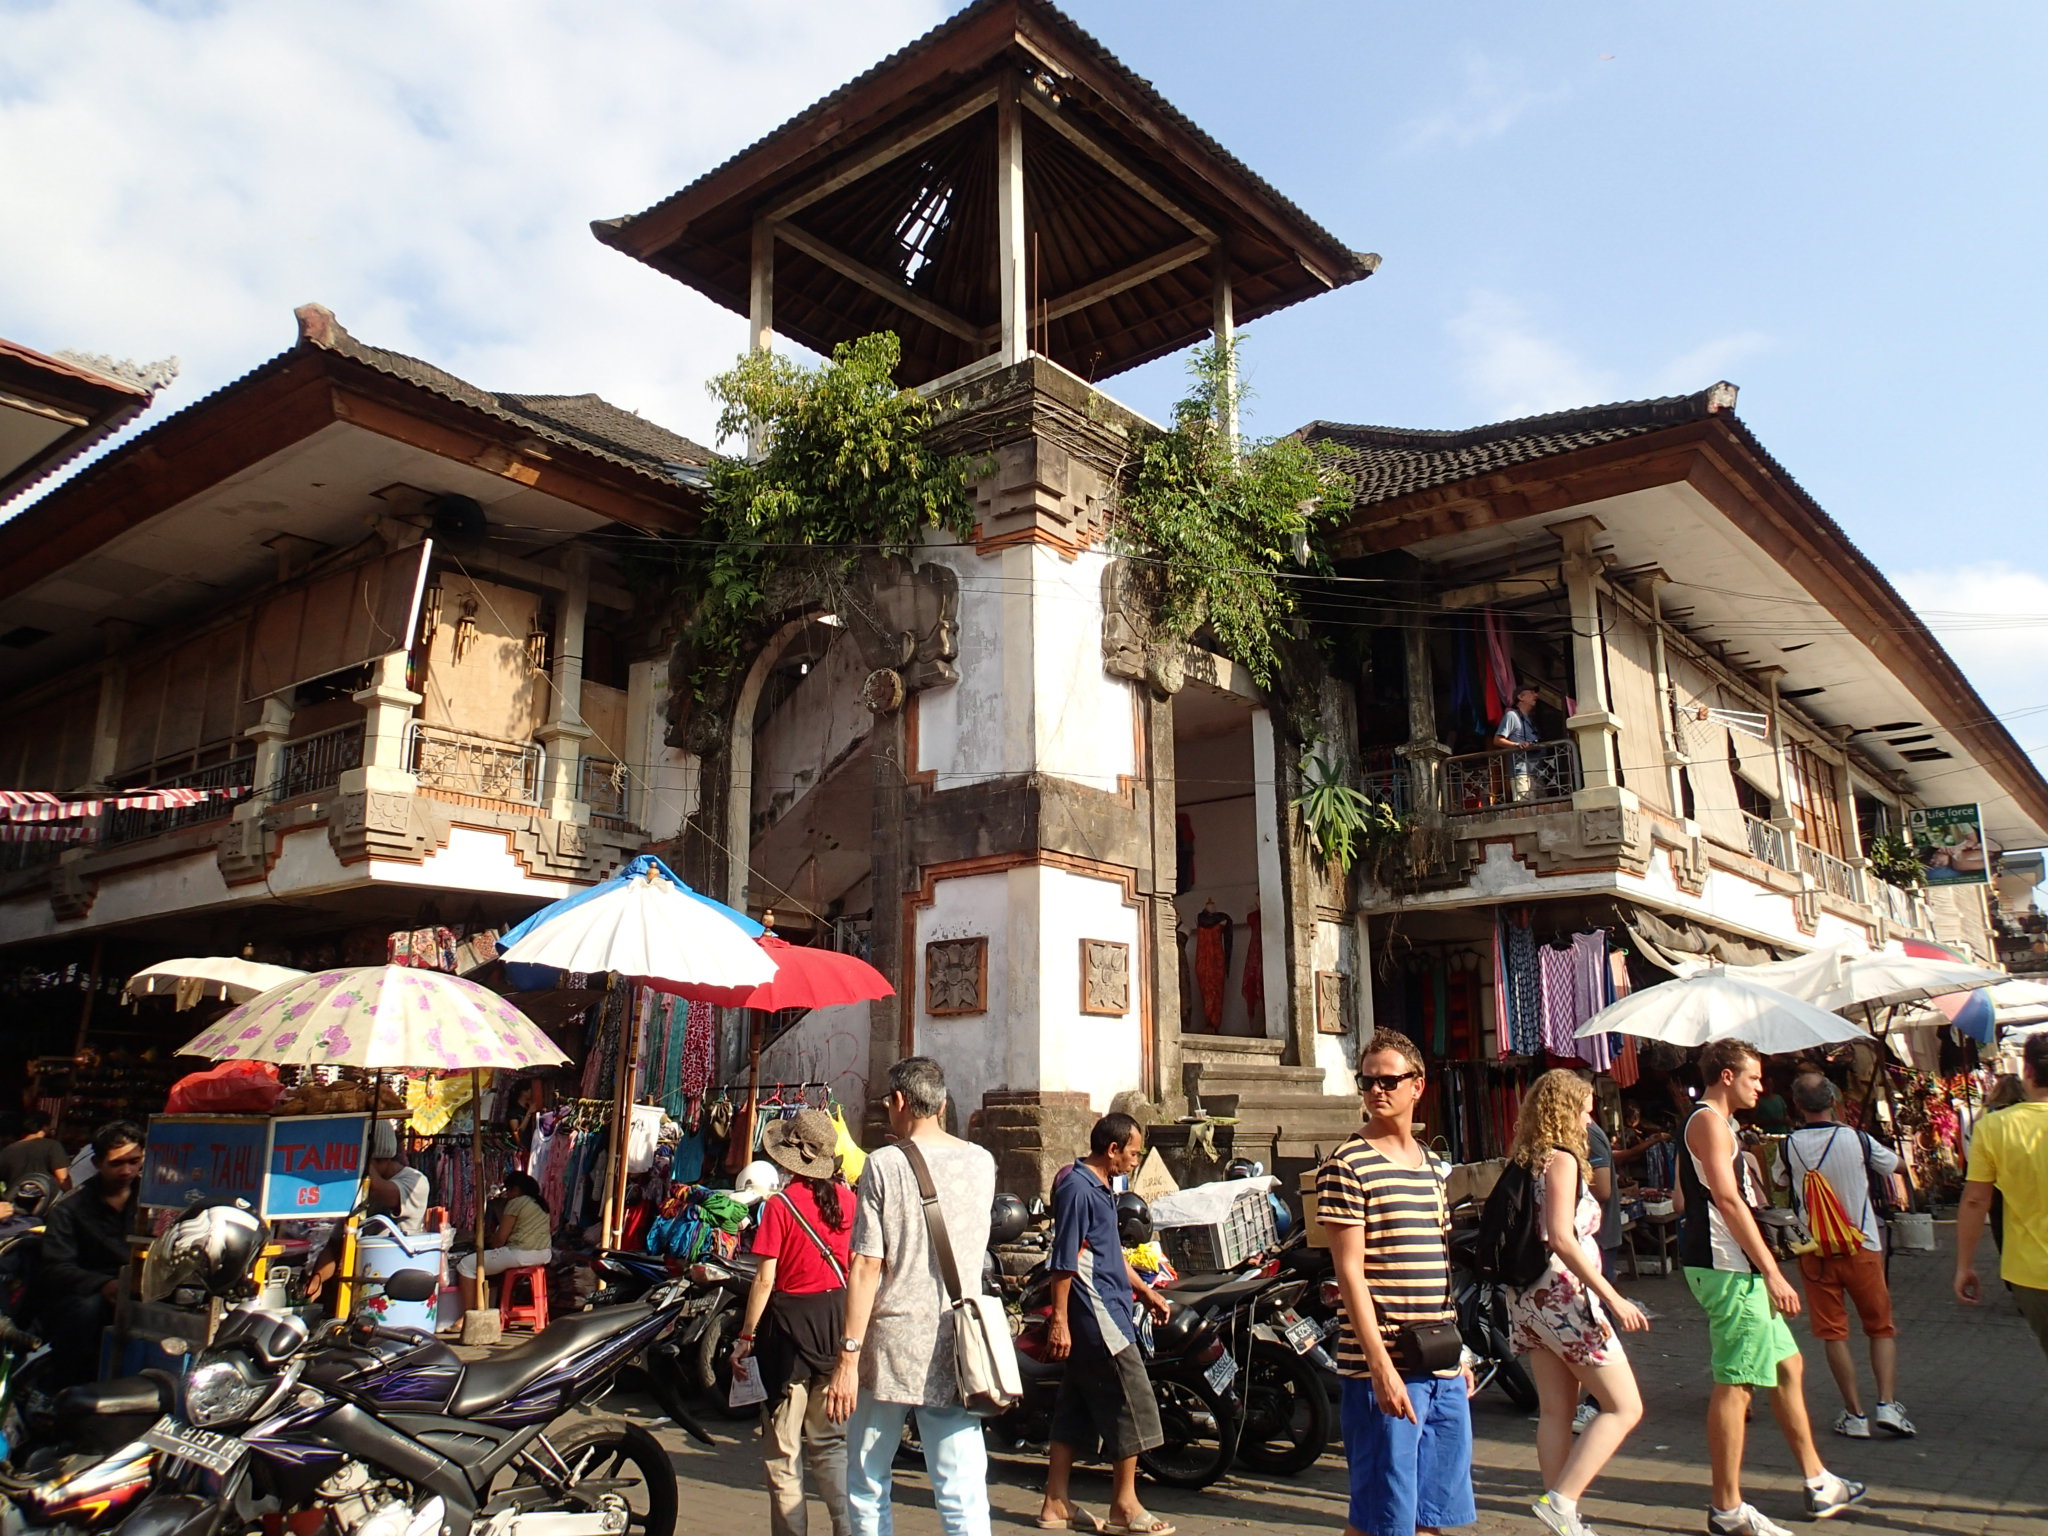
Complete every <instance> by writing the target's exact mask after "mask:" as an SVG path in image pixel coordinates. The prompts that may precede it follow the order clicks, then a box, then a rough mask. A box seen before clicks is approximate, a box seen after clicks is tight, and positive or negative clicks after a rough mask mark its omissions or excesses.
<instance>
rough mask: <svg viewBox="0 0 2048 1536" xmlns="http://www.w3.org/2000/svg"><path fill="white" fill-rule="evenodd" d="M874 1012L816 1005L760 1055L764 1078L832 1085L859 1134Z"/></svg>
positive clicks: (861, 1006) (860, 1007) (865, 1008)
mask: <svg viewBox="0 0 2048 1536" xmlns="http://www.w3.org/2000/svg"><path fill="white" fill-rule="evenodd" d="M869 1014H870V1005H869V1004H867V1003H846V1004H842V1005H841V1006H839V1007H836V1008H813V1009H812V1010H811V1011H810V1012H809V1013H807V1014H805V1015H804V1016H803V1017H802V1018H801V1019H799V1020H798V1021H797V1023H796V1025H795V1027H793V1028H792V1029H791V1030H790V1031H789V1033H788V1034H786V1035H784V1036H783V1037H782V1038H781V1039H779V1040H777V1041H776V1042H775V1043H774V1044H773V1045H771V1046H769V1047H768V1049H767V1050H765V1051H763V1052H762V1053H761V1081H762V1082H764V1083H776V1082H785V1083H806V1082H822V1083H826V1084H829V1085H830V1087H831V1089H832V1093H833V1095H834V1097H836V1098H837V1099H838V1100H839V1102H840V1104H841V1105H842V1106H843V1107H844V1108H845V1110H846V1123H847V1124H848V1125H849V1126H851V1127H852V1128H853V1132H854V1135H855V1136H856V1137H857V1136H859V1134H860V1123H861V1117H862V1115H863V1114H864V1113H865V1112H866V1106H867V1101H868V1096H869V1093H868V1078H867V1072H868V1030H869Z"/></svg>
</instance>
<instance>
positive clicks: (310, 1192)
mask: <svg viewBox="0 0 2048 1536" xmlns="http://www.w3.org/2000/svg"><path fill="white" fill-rule="evenodd" d="M369 1122H370V1117H369V1116H368V1115H303V1116H299V1117H297V1118H294V1119H285V1120H273V1121H271V1122H270V1123H271V1127H272V1130H273V1138H272V1141H271V1148H270V1178H269V1181H268V1183H267V1184H266V1185H265V1187H264V1191H263V1214H264V1215H265V1216H268V1217H271V1218H272V1219H275V1220H282V1219H286V1218H290V1217H298V1216H320V1217H327V1216H346V1215H347V1214H348V1213H349V1212H350V1211H352V1210H354V1209H355V1204H356V1194H357V1192H358V1190H359V1188H360V1187H361V1184H362V1177H363V1138H364V1136H365V1135H366V1134H367V1132H368V1129H369Z"/></svg>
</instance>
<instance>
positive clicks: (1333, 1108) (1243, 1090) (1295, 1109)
mask: <svg viewBox="0 0 2048 1536" xmlns="http://www.w3.org/2000/svg"><path fill="white" fill-rule="evenodd" d="M1284 1050H1285V1045H1284V1043H1283V1042H1282V1041H1279V1040H1254V1039H1247V1038H1243V1037H1238V1036H1230V1035H1208V1036H1201V1035H1197V1036H1183V1037H1182V1040H1181V1080H1182V1085H1183V1087H1184V1089H1185V1091H1186V1093H1187V1096H1188V1101H1189V1104H1190V1106H1191V1107H1192V1106H1193V1105H1196V1104H1200V1105H1201V1106H1202V1107H1203V1108H1205V1109H1206V1110H1208V1111H1209V1112H1210V1113H1212V1114H1231V1115H1234V1117H1235V1119H1236V1121H1237V1124H1236V1125H1235V1126H1233V1127H1228V1128H1224V1129H1219V1131H1218V1134H1217V1137H1216V1152H1217V1161H1219V1162H1223V1161H1228V1160H1229V1159H1230V1158H1232V1157H1250V1158H1256V1159H1258V1161H1260V1162H1262V1163H1264V1164H1265V1165H1266V1168H1267V1171H1269V1172H1271V1173H1274V1174H1277V1175H1279V1177H1280V1179H1281V1188H1282V1192H1283V1193H1284V1194H1286V1195H1287V1196H1288V1197H1289V1198H1290V1200H1291V1199H1292V1198H1293V1196H1294V1191H1295V1175H1296V1174H1298V1173H1300V1172H1302V1171H1304V1170H1306V1169H1309V1168H1313V1167H1314V1166H1315V1165H1316V1163H1317V1161H1318V1160H1319V1159H1320V1158H1323V1157H1327V1156H1329V1154H1330V1153H1331V1152H1333V1151H1335V1150H1336V1148H1337V1145H1338V1143H1339V1142H1341V1141H1343V1140H1344V1139H1345V1138H1346V1137H1347V1136H1349V1135H1350V1134H1351V1133H1352V1132H1353V1131H1355V1130H1357V1129H1358V1124H1359V1119H1360V1115H1359V1104H1358V1100H1357V1099H1356V1098H1354V1097H1352V1096H1351V1095H1349V1094H1344V1095H1341V1096H1333V1095H1330V1094H1326V1093H1324V1092H1323V1074H1322V1071H1321V1069H1320V1068H1317V1067H1290V1066H1287V1065H1284V1064H1283V1063H1282V1061H1281V1056H1282V1054H1283V1052H1284ZM1233 1100H1235V1108H1234V1109H1233V1108H1231V1102H1232V1101H1233ZM1167 1130H1169V1128H1168V1127H1164V1126H1162V1127H1159V1128H1158V1130H1157V1131H1155V1133H1154V1140H1155V1141H1157V1140H1160V1139H1161V1133H1164V1132H1166V1131H1167ZM1171 1160H1172V1158H1171V1154H1169V1161H1171ZM1190 1171H1191V1172H1193V1173H1195V1174H1196V1176H1198V1177H1200V1176H1203V1174H1204V1173H1205V1171H1206V1170H1204V1169H1202V1168H1200V1167H1199V1166H1194V1167H1191V1169H1190ZM1176 1174H1177V1175H1178V1174H1179V1170H1178V1169H1176Z"/></svg>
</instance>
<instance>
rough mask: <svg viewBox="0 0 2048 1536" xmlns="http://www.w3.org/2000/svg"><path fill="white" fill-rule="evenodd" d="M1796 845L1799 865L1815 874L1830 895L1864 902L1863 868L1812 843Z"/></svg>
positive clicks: (1817, 881)
mask: <svg viewBox="0 0 2048 1536" xmlns="http://www.w3.org/2000/svg"><path fill="white" fill-rule="evenodd" d="M1796 847H1797V850H1798V855H1799V867H1800V868H1801V869H1802V870H1804V871H1805V872H1806V873H1807V874H1809V875H1811V876H1813V878H1814V880H1815V882H1816V883H1818V884H1819V886H1820V888H1821V889H1822V890H1824V891H1826V892H1827V893H1828V894H1829V895H1830V896H1838V897H1840V898H1841V899H1842V900H1843V901H1853V902H1856V903H1857V904H1858V905H1861V904H1862V903H1863V900H1864V896H1863V871H1862V870H1860V869H1858V868H1857V867H1856V866H1855V865H1854V864H1851V863H1849V862H1848V861H1847V860H1846V859H1838V858H1836V857H1835V856H1834V855H1833V854H1832V853H1829V852H1827V851H1826V850H1825V849H1821V848H1816V847H1814V846H1813V844H1811V843H1804V842H1802V843H1799V844H1797V845H1796Z"/></svg>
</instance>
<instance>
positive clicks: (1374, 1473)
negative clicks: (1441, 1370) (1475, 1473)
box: [1343, 1376, 1479, 1536]
mask: <svg viewBox="0 0 2048 1536" xmlns="http://www.w3.org/2000/svg"><path fill="white" fill-rule="evenodd" d="M1407 1385H1408V1401H1409V1402H1410V1403H1412V1404H1414V1406H1415V1417H1416V1420H1417V1422H1416V1423H1413V1424H1411V1423H1409V1422H1408V1421H1407V1420H1406V1419H1402V1418H1396V1417H1394V1416H1393V1415H1392V1414H1387V1413H1381V1412H1380V1405H1379V1399H1378V1398H1376V1397H1374V1396H1373V1390H1372V1383H1371V1382H1370V1381H1368V1380H1366V1379H1365V1378H1364V1377H1360V1376H1346V1377H1345V1378H1344V1410H1343V1420H1344V1459H1345V1460H1346V1461H1347V1462H1348V1463H1349V1464H1350V1468H1351V1515H1350V1520H1351V1525H1352V1528H1353V1529H1354V1530H1359V1531H1363V1532H1364V1533H1365V1536H1414V1533H1415V1528H1416V1527H1417V1526H1443V1525H1471V1524H1472V1523H1473V1522H1475V1521H1476V1520H1478V1518H1479V1506H1478V1505H1477V1504H1476V1503H1475V1502H1474V1501H1473V1498H1472V1410H1471V1407H1470V1405H1469V1404H1468V1403H1467V1401H1466V1398H1465V1378H1464V1377H1463V1376H1424V1377H1422V1378H1421V1379H1419V1380H1412V1381H1409V1382H1408V1384H1407Z"/></svg>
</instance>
